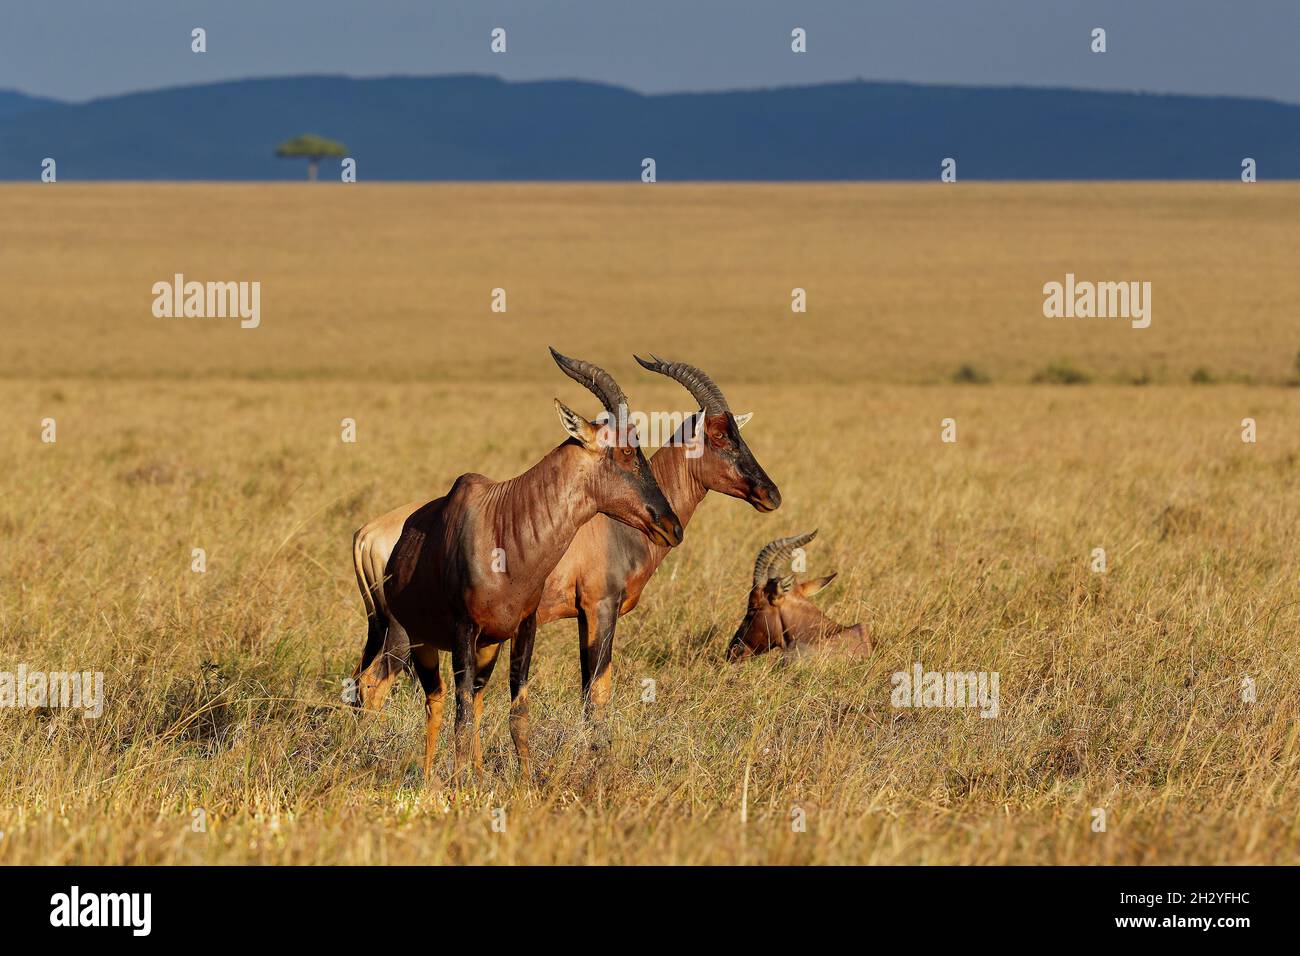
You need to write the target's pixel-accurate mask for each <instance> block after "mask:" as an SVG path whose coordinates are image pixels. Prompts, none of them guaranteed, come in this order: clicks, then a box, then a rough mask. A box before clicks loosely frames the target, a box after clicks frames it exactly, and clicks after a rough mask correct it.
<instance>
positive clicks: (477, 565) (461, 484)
mask: <svg viewBox="0 0 1300 956" xmlns="http://www.w3.org/2000/svg"><path fill="white" fill-rule="evenodd" d="M551 355H552V356H553V357H554V359H555V361H556V363H557V364H558V365H559V366H560V368H561V369H562V370H563V371H564V372H565V374H567V375H568V376H569V377H570V378H572V379H574V380H575V381H577V382H580V383H581V384H582V385H584V386H586V387H587V388H588V389H590V390H591V391H592V392H593V393H594V394H595V395H596V397H597V398H599V399H600V401H601V404H602V405H604V407H605V410H606V411H607V412H609V413H610V415H611V416H612V417H613V419H614V421H615V422H617V423H620V425H621V424H623V423H625V422H626V420H627V408H628V401H627V396H626V395H624V394H623V390H622V389H621V388H619V386H618V384H617V383H616V382H615V381H614V379H613V378H612V377H611V376H610V375H609V373H608V372H606V371H605V370H604V369H601V368H599V367H598V366H596V365H593V364H591V363H590V362H582V361H578V360H577V359H571V358H567V357H565V356H563V355H561V354H560V353H559V352H556V351H555V350H554V349H552V350H551ZM555 406H556V409H557V410H558V411H559V414H560V421H561V423H562V424H563V425H564V429H565V431H566V432H568V433H569V436H570V438H569V440H568V441H566V442H564V443H563V444H562V445H560V446H559V447H557V448H555V449H554V450H552V451H551V452H550V453H549V454H547V455H546V457H545V458H543V459H542V460H541V461H540V462H538V463H537V464H536V465H534V466H533V467H532V468H530V469H528V471H526V472H524V473H523V474H522V475H520V476H518V477H517V478H512V479H510V480H509V481H500V482H497V481H492V480H490V479H488V478H485V477H483V476H482V475H475V474H466V475H461V476H460V477H459V478H457V479H456V482H455V483H454V484H453V485H452V488H451V490H450V491H449V492H447V494H446V495H445V496H444V497H442V498H439V499H437V500H435V501H431V502H429V503H428V504H426V505H424V506H422V507H420V508H418V509H416V510H415V511H414V513H412V514H411V515H410V517H409V518H407V519H406V520H405V521H404V523H403V527H402V530H401V532H400V534H399V535H398V536H397V539H396V541H395V542H394V545H393V549H392V555H391V556H390V557H389V558H388V560H387V563H386V569H385V570H386V575H387V577H386V579H385V578H382V577H381V578H380V583H379V585H378V586H377V587H375V588H374V589H373V590H371V591H370V597H369V598H368V600H367V605H368V607H370V606H373V608H374V612H375V614H374V619H372V624H371V640H370V641H369V642H368V646H367V652H370V651H371V650H372V648H371V647H370V646H369V645H370V644H375V643H376V641H375V638H376V636H377V635H376V627H384V625H387V624H389V623H392V624H396V625H398V626H399V627H400V629H401V631H402V632H403V634H404V635H405V636H406V638H407V640H408V643H409V648H410V661H411V664H412V666H413V667H414V669H415V673H416V676H417V677H418V678H419V679H420V684H421V685H422V686H423V688H424V693H425V716H426V720H427V726H426V737H425V748H424V773H425V776H426V777H427V776H428V775H429V773H430V769H431V767H432V763H433V755H434V750H435V749H436V747H437V743H438V730H439V726H440V724H441V722H442V698H443V688H442V676H441V673H440V671H439V661H438V655H439V652H440V651H450V652H451V661H452V674H453V676H454V679H455V685H456V725H455V738H456V739H455V772H456V775H457V776H459V775H460V773H461V771H462V769H463V768H464V767H465V766H466V763H467V761H468V760H469V759H470V758H471V757H472V759H473V763H474V767H475V768H476V769H480V770H481V768H482V752H481V748H480V744H479V729H478V724H479V716H480V714H481V713H482V707H483V691H484V688H485V687H486V685H487V682H488V678H489V677H490V676H491V674H492V668H493V667H494V666H495V664H496V660H497V655H498V653H499V652H500V650H501V644H502V643H503V642H505V641H513V644H512V648H511V655H510V698H511V701H510V735H511V737H512V738H513V740H514V744H515V751H516V753H517V754H518V756H519V764H520V769H521V771H522V772H523V774H524V775H525V776H527V775H529V774H531V767H530V759H529V749H528V670H529V665H530V663H531V660H532V653H533V638H534V635H535V633H536V628H537V606H538V603H539V602H540V600H541V597H542V587H543V585H544V583H545V581H546V577H547V575H548V574H550V572H551V570H552V569H553V568H554V567H555V565H556V563H557V562H558V561H559V560H560V558H561V557H562V556H563V555H564V552H565V550H566V549H567V548H568V547H569V545H570V543H571V542H572V541H573V537H574V535H575V534H577V532H578V529H579V528H581V527H582V526H583V525H584V524H585V523H586V522H587V521H589V520H590V519H591V518H593V517H594V516H595V515H596V514H598V513H599V514H604V515H608V516H609V517H610V518H613V519H614V520H616V521H620V522H623V523H624V524H626V525H628V526H629V527H630V528H635V529H636V532H635V533H639V534H643V535H646V536H648V537H649V538H650V539H651V540H653V541H655V542H656V543H657V544H660V545H662V546H663V547H665V548H671V547H674V546H675V545H677V544H678V543H680V542H681V538H682V527H681V521H680V520H679V519H678V517H677V515H676V514H675V513H674V512H673V510H672V508H671V507H670V506H669V504H668V502H667V501H666V500H665V498H664V495H663V492H662V491H661V490H660V488H659V486H658V485H657V484H656V483H655V480H654V476H653V475H652V474H651V471H650V465H649V463H648V462H647V461H646V458H645V455H643V454H642V452H641V449H640V448H639V447H638V444H637V436H636V434H635V432H632V431H630V430H629V429H627V428H626V427H613V426H604V427H602V426H597V425H595V424H593V423H592V422H590V421H588V420H587V419H585V418H583V417H582V416H581V415H578V414H577V413H576V412H573V411H571V410H570V409H569V408H568V407H566V406H565V405H564V404H563V403H562V402H561V401H560V400H559V399H556V400H555ZM359 536H360V533H358V537H359ZM354 544H355V542H354ZM372 557H373V554H372ZM365 590H366V589H365V588H364V587H363V592H364V591H365ZM381 615H382V617H381ZM384 630H387V627H384ZM382 644H383V638H382V632H380V635H379V640H378V642H377V645H378V646H377V647H376V648H375V649H374V650H375V654H373V655H368V656H370V657H371V658H372V659H371V660H370V661H369V662H368V663H367V667H368V666H369V664H373V663H374V662H375V661H386V660H387V658H386V656H385V655H381V654H379V653H378V651H379V649H381V648H382ZM364 669H365V668H363V671H364ZM372 676H373V675H372Z"/></svg>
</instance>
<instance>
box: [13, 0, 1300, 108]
mask: <svg viewBox="0 0 1300 956" xmlns="http://www.w3.org/2000/svg"><path fill="white" fill-rule="evenodd" d="M195 26H202V27H204V28H206V29H207V31H208V51H209V52H207V53H206V54H203V55H197V54H193V53H191V52H190V39H189V35H190V29H191V28H192V27H195ZM496 26H501V27H504V28H505V29H506V30H507V35H508V40H509V51H508V52H507V53H506V54H505V55H494V54H492V53H491V52H489V50H488V34H489V31H490V30H491V29H492V28H493V27H496ZM795 26H801V27H804V28H805V29H807V31H808V53H807V54H805V55H802V56H798V55H795V54H792V53H791V52H790V46H789V43H790V40H789V36H790V29H791V28H792V27H795ZM1097 26H1100V27H1105V28H1106V30H1107V34H1108V47H1109V50H1108V52H1107V53H1106V54H1104V55H1096V54H1093V53H1090V52H1089V50H1088V43H1089V32H1090V31H1091V29H1092V28H1093V27H1097ZM1298 46H1300V0H645V2H640V3H638V2H634V0H466V2H461V0H0V89H3V88H12V89H19V90H22V91H24V92H27V93H32V94H39V95H45V96H54V97H59V98H63V99H73V100H82V99H90V98H93V97H97V96H106V95H112V94H116V93H122V92H127V91H132V90H141V89H154V88H158V87H164V86H173V85H179V84H190V83H202V82H209V81H213V80H224V79H235V78H241V77H248V76H271V75H279V74H298V73H346V74H350V75H353V76H380V75H386V74H393V73H409V74H436V73H464V72H475V73H492V74H497V75H500V76H504V77H506V78H508V79H546V78H558V77H564V78H580V79H590V80H601V81H605V82H610V83H616V84H619V85H622V86H628V87H631V88H633V89H637V90H641V91H644V92H666V91H679V90H706V89H727V88H749V87H757V86H774V85H784V84H799V83H812V82H822V81H828V80H843V79H852V78H855V77H861V78H863V79H874V80H885V79H889V80H910V81H915V82H924V83H959V84H1015V85H1025V86H1071V87H1082V88H1090V89H1106V90H1148V91H1156V92H1174V93H1201V94H1223V95H1245V96H1265V97H1271V98H1274V99H1280V100H1286V101H1289V102H1293V103H1300V56H1298V55H1297V47H1298Z"/></svg>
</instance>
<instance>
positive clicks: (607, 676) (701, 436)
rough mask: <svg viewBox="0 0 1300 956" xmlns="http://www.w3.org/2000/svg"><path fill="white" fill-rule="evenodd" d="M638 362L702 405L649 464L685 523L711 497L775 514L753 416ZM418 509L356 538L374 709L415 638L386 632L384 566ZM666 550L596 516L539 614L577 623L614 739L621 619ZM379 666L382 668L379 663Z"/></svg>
mask: <svg viewBox="0 0 1300 956" xmlns="http://www.w3.org/2000/svg"><path fill="white" fill-rule="evenodd" d="M637 361H638V362H640V363H641V365H642V366H643V367H645V368H647V369H649V370H650V371H652V372H657V373H659V374H661V375H666V376H667V377H669V378H671V379H673V380H674V381H675V382H678V383H679V384H681V385H682V386H683V387H685V388H686V390H687V391H688V392H690V394H691V397H692V398H694V399H695V401H697V402H698V403H699V405H700V411H699V412H697V413H695V414H693V415H691V416H688V417H687V418H686V420H685V421H684V422H683V423H682V425H681V426H680V428H679V429H678V431H677V433H676V434H675V435H674V436H673V438H672V440H671V441H670V442H669V443H668V444H667V445H665V446H664V447H663V448H660V449H659V450H658V451H657V452H656V453H655V454H654V455H653V456H652V457H651V459H650V470H651V471H652V472H653V473H654V476H655V481H656V482H657V483H658V484H659V487H660V488H662V489H663V491H664V494H665V496H666V497H667V498H668V502H669V504H670V505H671V506H672V508H673V511H674V512H676V514H677V516H678V517H679V518H680V519H681V521H682V524H683V526H684V525H685V524H686V523H687V522H689V521H690V520H691V516H692V515H693V514H694V513H695V509H696V508H697V507H698V506H699V504H700V502H701V501H703V500H704V496H705V495H706V494H707V493H708V492H710V491H717V492H719V493H721V494H725V495H730V496H731V497H733V498H740V499H742V500H744V501H747V502H749V504H751V505H752V506H753V507H754V508H756V509H757V510H758V511H763V512H767V511H773V510H775V509H776V508H777V507H779V506H780V504H781V493H780V491H779V490H778V489H777V487H776V485H775V483H773V481H772V479H771V478H769V477H768V476H767V473H766V472H764V471H763V468H762V467H761V466H760V465H759V464H758V462H757V461H756V460H755V459H754V455H753V453H752V452H751V451H750V450H749V447H748V446H747V445H746V444H745V441H744V439H743V438H741V437H740V427H741V426H742V425H744V423H745V422H747V421H748V420H749V417H750V416H749V415H740V416H736V415H733V414H732V412H731V409H730V407H729V406H728V404H727V400H726V398H725V397H724V396H723V394H722V391H721V389H719V388H718V386H717V385H715V384H714V383H713V380H712V379H710V378H709V376H708V375H706V374H705V373H704V372H702V371H701V370H700V369H698V368H695V367H694V366H692V365H687V364H685V363H683V362H665V361H663V360H662V359H660V358H658V357H652V359H651V360H650V361H645V360H643V359H640V358H638V359H637ZM414 510H415V506H414V505H404V506H403V507H401V508H397V509H396V510H394V511H390V512H389V513H388V514H386V515H384V516H382V517H380V518H377V519H376V520H374V521H372V522H370V523H369V524H368V525H366V526H365V527H363V528H362V529H361V530H360V531H358V532H357V536H356V541H355V545H356V548H355V554H354V559H355V564H356V572H357V582H358V585H359V586H360V588H361V594H362V597H363V599H364V600H365V602H366V610H367V612H368V613H369V615H370V642H369V644H368V645H367V650H366V657H365V659H364V661H363V667H362V669H361V670H362V671H364V670H365V668H366V667H367V666H370V667H371V671H372V673H373V675H374V676H373V678H372V679H367V677H366V676H364V674H363V677H362V679H361V681H360V686H359V688H358V690H359V695H360V700H359V703H360V704H361V705H362V706H364V707H366V708H367V709H378V708H380V707H382V706H383V703H384V698H385V697H386V696H387V693H388V690H389V687H390V686H391V683H392V680H393V678H394V677H395V676H396V674H397V671H398V670H399V669H400V668H401V667H402V666H404V665H405V663H406V661H407V650H406V637H405V635H404V634H403V633H402V632H401V629H400V628H396V627H392V626H391V625H390V629H389V631H388V633H387V640H385V631H384V628H383V626H382V624H380V623H379V622H381V621H383V620H384V616H383V612H382V608H380V609H379V612H378V613H377V612H376V609H375V602H376V601H382V600H383V595H382V588H380V587H379V586H378V584H377V582H380V581H382V580H383V575H384V566H385V563H386V562H387V560H388V555H389V552H390V551H391V550H392V546H393V543H394V542H395V541H396V540H397V536H398V535H399V534H400V533H401V529H402V525H403V523H404V522H405V521H406V519H407V517H408V516H409V515H410V514H411V512H412V511H414ZM667 554H668V549H667V548H666V547H664V546H663V545H662V544H657V543H655V542H652V541H649V540H647V539H646V537H645V536H644V535H641V534H637V533H636V532H635V531H633V530H631V529H630V528H627V527H624V526H623V525H621V524H619V523H618V522H616V521H611V520H609V519H607V518H606V517H604V516H603V515H597V516H596V517H595V518H592V520H591V521H589V522H588V523H587V524H585V525H583V527H582V529H581V530H580V531H579V532H578V534H577V535H576V536H575V537H574V539H573V543H572V544H571V545H570V546H569V550H568V551H567V552H566V553H565V555H564V557H563V558H562V559H561V560H560V563H559V564H558V565H557V566H556V568H555V570H554V571H552V572H551V574H550V577H548V578H547V579H546V586H545V589H544V590H543V593H542V601H541V604H540V605H539V606H538V609H537V625H538V626H539V627H540V626H541V625H543V624H546V623H549V622H550V621H554V620H560V619H564V618H573V617H576V618H577V619H578V657H579V662H580V664H581V668H582V693H583V699H584V703H585V705H586V714H587V716H588V718H589V719H590V720H591V721H592V722H593V723H594V724H595V725H596V726H597V727H598V728H600V733H599V737H598V740H601V741H603V738H604V737H605V731H604V727H603V724H604V719H605V710H606V706H607V704H608V701H609V694H610V683H611V680H612V674H611V672H610V665H611V658H612V655H613V645H614V628H615V625H616V624H617V622H618V618H619V617H620V616H621V615H623V614H626V613H628V612H629V611H631V610H632V609H633V608H634V607H636V605H637V602H638V601H639V600H640V599H641V592H642V591H643V590H644V589H645V586H646V584H647V583H648V582H649V580H650V578H651V576H652V575H653V574H654V573H655V571H656V570H657V569H658V568H659V565H660V564H661V563H662V562H663V559H664V558H665V557H666V556H667ZM372 660H374V661H375V662H376V663H375V664H373V665H371V664H370V662H371V661H372Z"/></svg>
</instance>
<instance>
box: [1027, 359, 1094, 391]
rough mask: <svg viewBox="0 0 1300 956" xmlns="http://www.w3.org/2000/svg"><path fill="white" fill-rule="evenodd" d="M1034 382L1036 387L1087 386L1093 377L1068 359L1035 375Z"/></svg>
mask: <svg viewBox="0 0 1300 956" xmlns="http://www.w3.org/2000/svg"><path fill="white" fill-rule="evenodd" d="M1033 381H1034V384H1035V385H1087V384H1088V383H1089V382H1091V381H1092V376H1091V375H1089V374H1088V373H1087V372H1085V371H1083V369H1080V368H1076V367H1075V366H1074V365H1072V364H1071V363H1070V362H1069V360H1068V359H1061V360H1060V361H1058V362H1052V363H1051V364H1050V365H1048V366H1047V368H1045V369H1043V370H1042V371H1041V372H1039V373H1038V374H1037V375H1035V376H1034V379H1033Z"/></svg>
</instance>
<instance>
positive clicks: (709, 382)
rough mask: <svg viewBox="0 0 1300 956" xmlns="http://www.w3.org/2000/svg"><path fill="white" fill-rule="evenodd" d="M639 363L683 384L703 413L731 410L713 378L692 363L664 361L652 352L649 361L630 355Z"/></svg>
mask: <svg viewBox="0 0 1300 956" xmlns="http://www.w3.org/2000/svg"><path fill="white" fill-rule="evenodd" d="M632 357H633V358H634V359H636V360H637V362H639V363H640V365H641V367H642V368H644V369H649V370H650V371H651V372H658V373H659V374H660V375H667V376H668V377H669V378H671V379H672V380H673V381H674V382H677V383H678V384H679V385H681V386H683V387H684V388H685V389H686V390H687V391H688V392H690V393H691V397H692V398H693V399H695V400H696V401H697V402H699V403H700V408H702V409H704V414H705V415H725V414H727V413H728V412H730V411H731V408H730V406H728V405H727V399H726V398H725V397H724V396H723V394H722V389H720V388H718V386H716V385H714V384H713V379H711V378H709V377H708V376H707V375H705V374H704V373H703V372H702V371H700V370H699V369H698V368H696V367H695V366H694V365H687V364H686V363H685V362H666V361H664V360H663V359H661V358H660V357H659V356H657V355H655V354H654V353H653V352H652V353H651V354H650V361H649V362H647V361H646V360H645V359H643V358H642V357H641V356H639V355H634V356H632Z"/></svg>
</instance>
